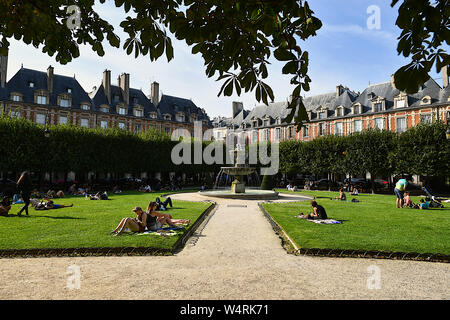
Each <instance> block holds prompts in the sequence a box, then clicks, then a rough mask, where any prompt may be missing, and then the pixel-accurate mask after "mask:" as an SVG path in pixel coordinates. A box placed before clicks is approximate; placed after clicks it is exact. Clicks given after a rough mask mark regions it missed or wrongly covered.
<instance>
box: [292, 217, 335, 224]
mask: <svg viewBox="0 0 450 320" xmlns="http://www.w3.org/2000/svg"><path fill="white" fill-rule="evenodd" d="M295 217H296V218H299V219H302V220H305V221H311V222H314V223H317V224H342V221H338V220H333V219H317V220H312V219H303V218H300V215H298V216H295Z"/></svg>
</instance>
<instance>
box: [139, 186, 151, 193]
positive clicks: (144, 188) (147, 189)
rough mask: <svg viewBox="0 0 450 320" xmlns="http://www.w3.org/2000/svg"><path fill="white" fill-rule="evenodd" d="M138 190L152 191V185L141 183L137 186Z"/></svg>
mask: <svg viewBox="0 0 450 320" xmlns="http://www.w3.org/2000/svg"><path fill="white" fill-rule="evenodd" d="M138 191H139V192H152V187H150V185H146V186H144V185H142V186H140V187H139V190H138Z"/></svg>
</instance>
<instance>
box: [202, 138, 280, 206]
mask: <svg viewBox="0 0 450 320" xmlns="http://www.w3.org/2000/svg"><path fill="white" fill-rule="evenodd" d="M230 157H232V159H234V164H235V165H234V166H233V167H221V170H220V172H219V174H218V175H217V178H216V182H215V184H214V190H212V191H203V192H200V194H201V195H204V196H211V197H218V198H230V199H248V200H257V199H261V200H274V199H278V193H277V192H275V191H272V190H260V189H259V188H251V189H246V186H245V182H244V177H247V176H250V175H254V176H255V177H256V179H255V180H256V182H257V183H258V186H259V175H258V174H257V169H256V168H252V167H250V166H249V165H247V163H246V162H247V160H248V157H247V156H246V154H245V148H244V147H241V146H240V145H239V144H237V145H236V148H235V149H234V150H231V151H230ZM224 174H226V175H227V177H228V176H232V177H234V181H233V182H232V183H231V189H225V190H223V189H222V190H219V184H220V181H221V180H222V177H223V175H224Z"/></svg>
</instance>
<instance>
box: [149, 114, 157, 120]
mask: <svg viewBox="0 0 450 320" xmlns="http://www.w3.org/2000/svg"><path fill="white" fill-rule="evenodd" d="M157 117H158V115H157V114H156V112H151V113H150V118H152V119H156V118H157Z"/></svg>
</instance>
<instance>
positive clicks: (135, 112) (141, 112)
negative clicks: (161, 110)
mask: <svg viewBox="0 0 450 320" xmlns="http://www.w3.org/2000/svg"><path fill="white" fill-rule="evenodd" d="M134 115H135V116H136V117H142V116H144V111H142V110H141V109H135V110H134Z"/></svg>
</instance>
